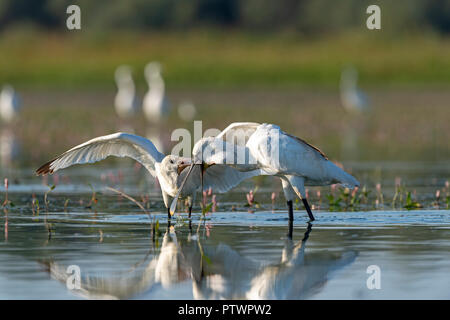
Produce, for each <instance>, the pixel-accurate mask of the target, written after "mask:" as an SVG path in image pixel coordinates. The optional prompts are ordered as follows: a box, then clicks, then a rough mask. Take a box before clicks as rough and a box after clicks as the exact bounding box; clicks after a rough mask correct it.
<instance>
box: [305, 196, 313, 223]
mask: <svg viewBox="0 0 450 320" xmlns="http://www.w3.org/2000/svg"><path fill="white" fill-rule="evenodd" d="M302 201H303V204H304V206H305V209H306V212H308V216H309V221H314V220H316V219H314V216H313V214H312V211H311V208H310V207H309V203H308V200H306V198H302Z"/></svg>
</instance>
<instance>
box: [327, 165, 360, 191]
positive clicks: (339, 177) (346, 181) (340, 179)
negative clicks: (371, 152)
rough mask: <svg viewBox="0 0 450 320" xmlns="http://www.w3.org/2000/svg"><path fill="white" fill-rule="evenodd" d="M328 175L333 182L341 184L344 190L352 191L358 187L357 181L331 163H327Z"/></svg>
mask: <svg viewBox="0 0 450 320" xmlns="http://www.w3.org/2000/svg"><path fill="white" fill-rule="evenodd" d="M327 165H328V174H329V175H330V176H331V177H332V180H333V182H335V183H339V184H341V185H342V186H343V187H344V188H349V189H353V188H355V187H359V181H358V180H356V179H355V177H353V176H352V175H351V174H349V173H347V172H345V171H344V170H343V169H341V168H339V167H338V166H337V165H335V164H334V163H333V162H331V161H327Z"/></svg>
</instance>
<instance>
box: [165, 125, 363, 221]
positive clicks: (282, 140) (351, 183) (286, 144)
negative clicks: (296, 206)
mask: <svg viewBox="0 0 450 320" xmlns="http://www.w3.org/2000/svg"><path fill="white" fill-rule="evenodd" d="M192 154H193V161H194V163H196V164H200V163H201V164H203V166H206V168H207V169H206V172H208V170H210V168H214V167H215V166H216V165H220V166H224V165H225V166H230V167H232V168H234V169H236V170H239V171H242V172H252V173H253V174H255V175H256V174H259V175H274V176H278V177H280V178H281V180H282V185H283V191H284V194H285V197H286V200H287V201H288V205H289V218H290V220H291V219H293V218H292V200H294V198H295V195H297V196H298V197H299V198H300V199H302V200H303V203H304V204H305V207H306V210H307V211H308V215H309V216H310V219H311V220H314V217H313V215H312V213H311V211H310V208H309V205H308V203H307V201H306V192H305V185H306V186H308V185H309V186H324V185H329V184H334V183H339V184H342V185H343V186H345V187H348V188H353V187H356V186H359V182H358V181H357V180H356V179H355V178H354V177H353V176H351V175H350V174H348V173H347V172H345V171H344V170H342V169H341V168H339V167H338V166H336V165H335V164H334V163H332V162H331V161H329V160H328V158H327V157H326V156H325V155H324V154H323V153H322V152H321V151H320V150H319V149H318V148H316V147H314V146H312V145H310V144H308V143H307V142H305V141H304V140H302V139H300V138H297V137H294V136H292V135H290V134H288V133H286V132H284V131H282V130H281V129H280V127H278V126H277V125H273V124H261V125H260V124H258V123H253V122H247V123H233V124H231V125H230V126H228V128H226V129H225V130H224V131H223V132H222V133H221V134H220V135H218V136H217V137H207V138H203V139H201V140H199V141H198V142H197V143H196V144H195V146H194V148H193V151H192ZM205 181H206V178H205ZM172 204H173V203H172ZM174 208H175V206H172V208H171V210H172V211H173V210H174Z"/></svg>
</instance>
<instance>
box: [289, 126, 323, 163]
mask: <svg viewBox="0 0 450 320" xmlns="http://www.w3.org/2000/svg"><path fill="white" fill-rule="evenodd" d="M284 134H285V135H287V136H289V137H291V138H293V139H294V140H296V141H297V142H298V143H301V144H303V145H305V146H308V147H310V148H311V149H313V150H314V151H316V152H317V153H319V154H320V155H321V156H322V157H323V158H325V159H326V160H328V157H327V156H326V155H325V153H323V152H322V150H320V149H319V148H317V147H316V146H313V145H312V144H310V143H308V142H306V141H305V140H303V139H300V138H298V137H296V136H293V135H290V134H288V133H285V132H284Z"/></svg>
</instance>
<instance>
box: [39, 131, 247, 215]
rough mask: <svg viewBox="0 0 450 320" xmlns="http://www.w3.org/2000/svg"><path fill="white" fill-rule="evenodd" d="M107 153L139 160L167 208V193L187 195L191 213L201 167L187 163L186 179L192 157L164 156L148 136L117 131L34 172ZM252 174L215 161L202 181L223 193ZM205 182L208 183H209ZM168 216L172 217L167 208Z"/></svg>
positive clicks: (53, 169) (89, 160) (49, 170)
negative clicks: (190, 173) (157, 186)
mask: <svg viewBox="0 0 450 320" xmlns="http://www.w3.org/2000/svg"><path fill="white" fill-rule="evenodd" d="M109 156H115V157H128V158H132V159H134V160H136V161H138V162H139V163H141V164H142V165H143V166H144V167H145V168H146V169H147V170H148V172H150V174H151V175H152V176H153V177H156V178H157V179H158V181H159V184H160V185H161V192H162V196H163V199H164V205H165V206H166V208H168V209H169V205H170V199H169V197H174V196H175V195H177V199H178V197H187V199H188V202H189V217H190V216H191V212H192V205H193V203H194V201H195V195H196V191H197V189H198V188H199V187H200V186H201V179H200V168H199V167H198V166H196V168H193V166H190V168H189V172H191V171H197V173H196V174H193V175H192V176H191V177H190V178H189V179H185V177H187V176H188V175H187V172H188V169H187V167H188V166H189V165H190V164H191V159H189V158H183V157H179V156H175V155H167V156H164V155H163V154H162V153H161V152H159V151H158V149H156V147H155V146H154V145H153V143H152V142H151V141H150V140H148V139H145V138H143V137H140V136H137V135H133V134H129V133H122V132H118V133H113V134H110V135H106V136H101V137H97V138H94V139H92V140H89V141H87V142H85V143H82V144H80V145H78V146H76V147H74V148H72V149H70V150H68V151H66V152H64V153H63V154H61V155H59V156H57V157H56V158H54V159H53V160H51V161H49V162H47V163H45V164H44V165H42V166H41V167H40V168H39V169H37V170H36V174H37V175H41V174H43V175H45V174H47V173H50V174H51V173H53V172H56V171H58V170H60V169H64V168H67V167H70V166H72V165H75V164H85V163H94V162H98V161H101V160H103V159H105V158H107V157H109ZM184 169H186V170H184ZM254 175H255V173H253V172H246V173H242V172H240V171H238V170H235V169H233V168H231V167H229V166H219V165H218V166H215V168H212V170H208V172H207V173H206V174H205V181H206V182H207V183H210V184H211V185H214V191H215V192H218V193H222V192H226V191H228V190H229V189H231V188H233V187H234V186H236V185H237V184H239V183H240V182H241V181H243V180H245V179H247V178H249V177H251V176H254ZM181 183H183V185H184V187H183V191H181V190H179V189H180V186H181ZM205 186H206V187H209V184H205ZM168 217H169V218H170V217H171V214H170V212H169V211H168Z"/></svg>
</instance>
